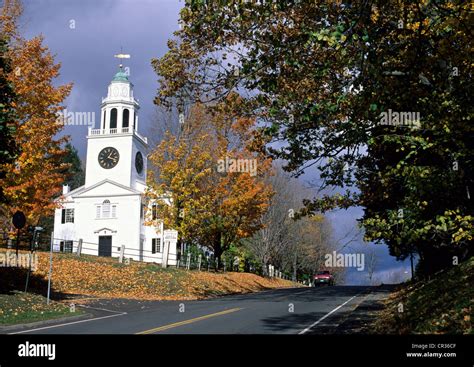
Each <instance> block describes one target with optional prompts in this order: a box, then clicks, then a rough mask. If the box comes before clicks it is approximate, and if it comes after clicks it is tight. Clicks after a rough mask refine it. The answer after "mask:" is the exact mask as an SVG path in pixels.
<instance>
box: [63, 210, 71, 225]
mask: <svg viewBox="0 0 474 367" xmlns="http://www.w3.org/2000/svg"><path fill="white" fill-rule="evenodd" d="M61 223H63V224H64V223H74V209H63V210H62V211H61Z"/></svg>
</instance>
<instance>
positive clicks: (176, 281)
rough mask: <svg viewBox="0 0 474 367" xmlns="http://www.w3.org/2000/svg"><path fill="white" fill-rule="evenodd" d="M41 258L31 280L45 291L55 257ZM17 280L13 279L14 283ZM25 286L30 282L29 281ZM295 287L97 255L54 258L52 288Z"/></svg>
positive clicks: (145, 294) (195, 295) (119, 292)
mask: <svg viewBox="0 0 474 367" xmlns="http://www.w3.org/2000/svg"><path fill="white" fill-rule="evenodd" d="M38 257H39V261H38V269H37V271H36V272H35V273H34V275H35V276H34V277H33V279H32V280H31V284H32V287H33V288H36V290H39V289H44V287H45V284H46V280H47V274H48V269H49V254H47V253H38ZM20 278H21V277H20ZM14 281H15V280H14V279H11V282H14ZM20 283H22V284H24V281H23V282H20ZM20 285H21V284H20ZM295 286H299V284H295V283H293V282H291V281H287V280H283V279H269V278H263V277H260V276H258V275H255V274H249V273H235V272H227V273H213V272H207V271H201V272H199V271H186V270H181V269H175V268H168V269H163V268H161V266H159V265H157V264H148V263H140V262H132V263H131V264H130V265H124V264H119V263H118V261H117V259H113V258H99V257H96V256H82V257H77V256H75V255H73V254H54V261H53V275H52V287H53V294H55V295H72V294H74V295H80V296H95V297H106V298H111V297H114V298H131V299H143V300H176V299H202V298H208V297H213V296H219V295H224V294H233V293H247V292H256V291H261V290H265V289H272V288H284V287H295ZM13 287H14V285H13V284H11V288H13ZM23 287H24V286H23ZM16 289H22V288H16ZM41 293H43V292H41Z"/></svg>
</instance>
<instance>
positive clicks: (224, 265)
mask: <svg viewBox="0 0 474 367" xmlns="http://www.w3.org/2000/svg"><path fill="white" fill-rule="evenodd" d="M223 264H224V273H225V271H226V262H225V259H224V260H223Z"/></svg>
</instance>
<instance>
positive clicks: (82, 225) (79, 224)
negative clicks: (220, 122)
mask: <svg viewBox="0 0 474 367" xmlns="http://www.w3.org/2000/svg"><path fill="white" fill-rule="evenodd" d="M139 108H140V106H139V104H138V101H137V99H135V98H134V95H133V84H132V83H131V82H130V81H129V79H128V75H127V73H125V72H124V71H123V67H122V65H120V70H119V71H118V72H117V73H116V74H115V76H114V78H113V79H112V82H111V83H110V85H109V87H108V92H107V97H105V98H103V99H102V104H101V114H100V116H101V118H100V122H99V123H100V126H98V127H99V128H94V129H92V128H89V130H88V135H87V163H86V180H85V185H84V186H81V187H79V188H77V189H75V190H73V191H70V190H69V187H68V186H64V187H63V197H62V198H61V199H60V200H61V207H60V208H58V209H56V211H55V217H54V243H53V249H54V250H55V251H64V252H76V251H77V246H78V240H79V239H82V247H81V253H83V254H89V255H99V256H112V257H119V256H120V253H121V251H122V252H124V256H125V258H131V259H133V260H137V261H147V262H156V263H160V264H161V263H162V262H163V259H165V262H166V264H167V265H176V260H177V252H176V242H168V241H167V242H166V243H164V242H163V233H164V232H165V234H166V231H163V226H162V224H161V225H159V226H158V227H155V226H149V225H145V221H144V217H145V209H146V207H145V205H146V204H145V200H144V199H145V198H144V192H145V189H146V172H147V150H148V143H147V138H146V137H144V136H142V135H140V134H139V133H138V110H139ZM95 127H97V126H95ZM153 214H155V213H153ZM153 219H156V218H153ZM164 245H166V246H164ZM123 246H125V247H124V248H122V247H123ZM165 247H166V248H165ZM166 260H167V261H166Z"/></svg>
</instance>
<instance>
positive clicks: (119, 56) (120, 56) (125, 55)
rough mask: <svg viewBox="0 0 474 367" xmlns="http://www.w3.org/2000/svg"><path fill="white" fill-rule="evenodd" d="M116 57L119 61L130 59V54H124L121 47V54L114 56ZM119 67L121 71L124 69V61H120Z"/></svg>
mask: <svg viewBox="0 0 474 367" xmlns="http://www.w3.org/2000/svg"><path fill="white" fill-rule="evenodd" d="M114 57H116V58H117V59H129V58H130V55H129V54H124V53H123V51H122V47H120V53H119V54H116V55H114ZM119 67H120V70H122V69H123V64H122V61H120V64H119Z"/></svg>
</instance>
